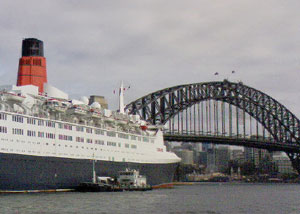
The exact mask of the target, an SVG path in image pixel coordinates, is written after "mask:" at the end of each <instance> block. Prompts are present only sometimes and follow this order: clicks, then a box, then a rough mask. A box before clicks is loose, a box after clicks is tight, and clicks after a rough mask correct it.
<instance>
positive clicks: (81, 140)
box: [76, 137, 84, 143]
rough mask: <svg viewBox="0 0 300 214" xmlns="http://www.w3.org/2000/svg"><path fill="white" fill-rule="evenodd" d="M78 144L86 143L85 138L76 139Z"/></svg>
mask: <svg viewBox="0 0 300 214" xmlns="http://www.w3.org/2000/svg"><path fill="white" fill-rule="evenodd" d="M76 142H80V143H83V142H84V138H83V137H76Z"/></svg>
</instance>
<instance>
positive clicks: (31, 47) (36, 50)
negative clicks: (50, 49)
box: [22, 38, 44, 57]
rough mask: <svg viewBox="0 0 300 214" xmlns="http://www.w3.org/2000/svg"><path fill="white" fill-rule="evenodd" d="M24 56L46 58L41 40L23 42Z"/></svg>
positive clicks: (33, 39)
mask: <svg viewBox="0 0 300 214" xmlns="http://www.w3.org/2000/svg"><path fill="white" fill-rule="evenodd" d="M22 56H42V57H43V56H44V45H43V42H42V41H41V40H38V39H35V38H27V39H24V40H23V42H22Z"/></svg>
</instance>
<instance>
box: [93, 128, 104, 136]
mask: <svg viewBox="0 0 300 214" xmlns="http://www.w3.org/2000/svg"><path fill="white" fill-rule="evenodd" d="M95 133H96V134H98V135H104V131H103V130H100V129H96V130H95Z"/></svg>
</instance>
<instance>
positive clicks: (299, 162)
mask: <svg viewBox="0 0 300 214" xmlns="http://www.w3.org/2000/svg"><path fill="white" fill-rule="evenodd" d="M286 154H287V155H288V156H289V158H290V160H291V162H292V166H293V167H294V169H296V170H297V172H298V175H299V176H300V153H289V152H287V153H286Z"/></svg>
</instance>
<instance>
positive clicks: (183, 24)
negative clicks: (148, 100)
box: [0, 0, 300, 116]
mask: <svg viewBox="0 0 300 214" xmlns="http://www.w3.org/2000/svg"><path fill="white" fill-rule="evenodd" d="M299 6H300V3H298V1H286V2H283V1H279V0H277V1H268V0H267V1H263V2H262V1H250V0H245V1H237V0H228V1H226V2H225V1H224V2H221V1H214V0H213V1H204V0H200V1H193V0H192V1H188V2H187V1H185V2H183V1H179V0H173V1H170V0H168V1H158V0H152V1H148V0H145V1H138V0H133V1H129V0H128V1H124V0H122V1H121V0H113V1H96V0H93V1H92V0H90V1H78V0H73V1H61V0H60V1H58V0H55V1H43V2H41V1H36V0H28V1H26V2H24V1H20V0H17V1H13V2H12V1H8V0H3V1H2V2H1V7H0V13H1V20H0V31H1V34H0V75H1V77H2V78H1V80H0V83H1V84H7V83H14V82H15V79H16V75H17V63H18V58H19V57H20V48H21V40H22V38H24V37H37V38H39V39H41V40H43V41H44V43H45V56H46V58H47V63H48V66H47V68H48V77H49V78H48V79H49V82H50V83H51V84H53V85H55V86H57V87H58V88H60V89H62V90H65V91H67V92H68V93H70V94H81V95H90V94H101V95H104V96H106V97H107V98H108V101H109V103H110V104H111V106H112V107H114V108H115V107H116V106H117V105H116V104H117V102H116V100H117V99H116V97H114V96H113V94H112V91H113V90H114V89H115V88H116V87H117V86H118V84H119V82H120V81H121V80H122V79H123V80H124V81H125V82H127V83H128V84H130V85H132V87H131V90H130V91H128V94H127V97H126V100H127V102H129V101H133V100H134V99H137V98H139V97H141V96H143V95H145V94H147V93H150V92H152V91H156V90H159V89H162V88H166V87H171V86H174V85H179V84H186V83H192V82H206V81H212V80H216V79H217V78H219V79H221V78H226V77H227V78H231V79H239V80H242V81H243V82H244V83H245V84H246V85H249V86H252V87H254V88H257V89H259V90H261V91H264V92H266V93H268V94H270V95H271V96H272V97H274V98H276V99H277V100H279V101H280V102H282V103H283V104H285V105H286V106H287V107H288V108H290V109H291V110H292V111H293V112H294V113H295V114H296V115H298V116H300V112H299V110H298V106H299V104H300V103H299V102H300V101H299V99H298V97H297V92H299V89H300V84H298V82H299V75H298V72H299V68H300V62H299V60H300V59H299V55H300V54H299V52H300V46H299V44H300V41H299V40H300V28H299V25H298V20H299V18H300V14H299V13H298V8H299ZM232 70H235V71H236V74H235V75H231V74H230V73H231V71H232ZM215 72H219V73H220V76H219V77H216V76H214V75H213V74H214V73H215Z"/></svg>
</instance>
